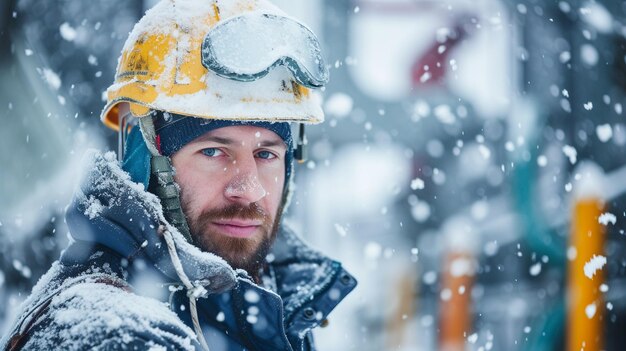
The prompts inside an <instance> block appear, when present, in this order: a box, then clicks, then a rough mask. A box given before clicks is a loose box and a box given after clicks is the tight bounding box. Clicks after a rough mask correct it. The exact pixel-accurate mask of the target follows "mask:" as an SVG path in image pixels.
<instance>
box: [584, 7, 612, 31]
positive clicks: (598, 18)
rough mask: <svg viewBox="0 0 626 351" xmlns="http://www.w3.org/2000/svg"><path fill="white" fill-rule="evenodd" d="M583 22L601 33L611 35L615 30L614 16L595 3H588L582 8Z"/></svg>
mask: <svg viewBox="0 0 626 351" xmlns="http://www.w3.org/2000/svg"><path fill="white" fill-rule="evenodd" d="M580 14H581V15H582V19H583V21H585V22H586V23H587V24H589V25H591V26H592V27H594V28H595V29H596V30H597V31H598V32H600V33H605V34H606V33H610V32H611V31H612V30H613V16H611V13H610V12H609V11H608V10H607V9H606V7H604V6H602V4H600V3H598V2H595V1H586V2H585V3H584V4H583V6H582V7H581V8H580Z"/></svg>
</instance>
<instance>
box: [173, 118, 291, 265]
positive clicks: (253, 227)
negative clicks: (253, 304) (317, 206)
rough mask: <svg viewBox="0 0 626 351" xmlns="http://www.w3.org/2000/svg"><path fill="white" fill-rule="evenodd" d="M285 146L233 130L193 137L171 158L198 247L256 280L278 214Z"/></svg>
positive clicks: (250, 129) (259, 133)
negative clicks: (242, 270) (246, 272)
mask: <svg viewBox="0 0 626 351" xmlns="http://www.w3.org/2000/svg"><path fill="white" fill-rule="evenodd" d="M285 153H286V145H285V143H284V142H283V140H282V139H281V138H280V137H279V136H278V135H277V134H275V133H274V132H272V131H269V130H267V129H265V128H260V127H254V126H231V127H224V128H219V129H215V130H212V131H210V132H207V133H205V134H204V135H202V136H200V137H198V138H196V139H195V140H193V141H192V142H190V143H189V144H187V145H185V146H184V147H183V148H182V149H180V150H179V151H178V152H176V153H175V154H174V155H173V156H172V162H173V165H174V168H175V169H176V175H175V180H176V182H177V183H178V184H179V185H180V187H181V203H182V206H183V211H184V213H185V215H186V216H187V221H188V223H189V229H190V231H191V235H192V236H193V239H194V241H195V242H196V244H197V245H198V246H199V247H200V248H201V249H203V250H205V251H208V252H212V253H215V254H217V255H219V256H221V257H223V258H224V259H225V260H226V261H228V263H230V264H231V265H232V266H233V267H235V268H241V269H245V270H247V271H248V272H250V274H252V275H254V274H255V273H256V271H258V268H259V267H260V265H261V264H262V263H263V262H264V259H265V256H266V255H267V253H268V250H269V248H270V247H271V245H272V243H273V241H274V238H275V236H276V231H277V229H278V222H279V221H280V215H281V214H282V206H281V200H282V193H283V186H284V183H285Z"/></svg>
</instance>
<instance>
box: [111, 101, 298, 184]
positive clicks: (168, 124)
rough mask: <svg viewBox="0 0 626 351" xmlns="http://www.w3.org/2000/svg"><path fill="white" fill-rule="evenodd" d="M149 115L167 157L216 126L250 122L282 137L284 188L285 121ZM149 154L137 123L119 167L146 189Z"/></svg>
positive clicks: (288, 139) (288, 157) (288, 158)
mask: <svg viewBox="0 0 626 351" xmlns="http://www.w3.org/2000/svg"><path fill="white" fill-rule="evenodd" d="M144 118H150V117H144ZM152 118H153V120H154V129H155V132H156V140H157V142H156V143H157V145H156V146H157V149H158V150H159V152H160V153H161V155H163V156H168V157H171V156H172V155H173V154H175V153H176V152H177V151H178V150H180V149H182V148H183V147H184V146H185V145H187V144H188V143H189V142H191V141H192V140H194V139H196V138H198V137H199V136H201V135H203V134H205V133H207V132H210V131H212V130H215V129H218V128H223V127H230V126H239V125H250V126H255V127H262V128H265V129H267V130H270V131H272V132H274V133H276V134H277V135H278V136H280V137H281V138H282V139H283V141H284V142H285V145H286V146H287V152H286V154H285V188H284V189H285V191H286V190H287V188H288V184H289V181H290V177H291V172H292V169H293V138H292V135H291V127H290V126H289V123H286V122H274V123H272V122H247V121H229V120H209V119H204V118H195V117H187V116H182V115H176V114H172V113H168V112H162V111H154V112H153V114H152ZM150 157H151V155H150V151H149V150H148V147H147V146H146V144H145V141H144V139H143V136H142V135H141V130H140V128H139V126H135V127H134V128H133V129H132V131H131V132H130V134H129V136H128V139H127V141H126V150H125V153H124V161H123V163H122V169H124V170H125V171H126V172H128V173H129V174H130V176H131V178H132V180H133V181H134V182H137V183H142V184H143V185H144V187H145V189H148V183H149V181H150Z"/></svg>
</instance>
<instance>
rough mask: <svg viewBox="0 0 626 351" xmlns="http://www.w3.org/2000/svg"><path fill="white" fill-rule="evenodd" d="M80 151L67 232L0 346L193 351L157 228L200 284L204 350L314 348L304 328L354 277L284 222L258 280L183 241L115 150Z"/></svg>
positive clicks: (177, 284)
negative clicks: (80, 175)
mask: <svg viewBox="0 0 626 351" xmlns="http://www.w3.org/2000/svg"><path fill="white" fill-rule="evenodd" d="M88 159H89V161H90V162H88V164H87V166H86V169H87V170H88V172H87V175H86V177H85V180H84V182H83V183H82V186H81V187H80V188H79V189H78V190H77V192H76V195H75V197H74V200H73V202H72V203H71V204H70V206H69V207H68V211H67V218H66V219H67V224H68V226H69V228H70V232H71V235H72V239H73V240H72V242H71V244H70V246H69V247H68V248H67V249H66V250H64V252H63V253H62V255H61V258H60V259H59V261H57V262H55V263H54V264H53V266H52V268H51V269H50V270H49V271H48V273H46V274H45V275H44V276H43V277H42V278H41V279H40V280H39V282H38V283H37V285H36V286H35V287H34V288H33V292H32V294H31V296H30V297H29V298H28V299H27V300H26V301H25V302H24V304H23V307H22V308H23V311H22V313H21V315H20V317H19V318H18V320H17V322H16V324H15V326H14V328H13V330H12V332H11V333H10V334H9V335H7V336H5V337H4V338H3V339H2V341H0V346H1V347H2V349H3V350H4V349H14V350H56V349H59V350H61V349H62V350H155V351H156V350H200V349H201V348H200V345H199V342H198V338H197V336H196V334H195V333H194V331H193V329H192V328H193V327H192V322H191V315H190V311H189V308H188V307H189V298H188V296H187V294H188V291H187V290H186V289H184V286H183V284H182V283H181V281H180V279H179V277H178V275H177V274H176V272H175V268H174V265H173V262H172V260H171V259H170V255H169V254H168V252H167V245H166V243H165V240H163V235H162V234H163V232H164V231H169V232H170V233H171V234H172V236H173V238H174V241H175V244H176V245H175V246H176V252H177V254H178V256H179V258H180V261H181V263H182V267H183V269H184V271H185V273H186V274H187V276H188V277H189V278H190V280H191V281H193V282H196V283H197V284H200V285H202V288H203V289H204V290H206V293H207V294H205V295H204V298H200V299H198V301H197V310H198V315H199V321H200V325H201V327H202V330H203V333H204V335H205V338H206V340H207V343H208V345H209V348H210V350H212V351H234V350H267V351H269V350H273V351H276V350H294V351H295V350H314V345H313V340H312V334H311V330H312V329H313V328H314V327H316V326H319V325H320V324H322V322H323V321H324V320H325V319H326V317H327V316H328V314H329V313H330V311H331V310H332V309H334V308H335V306H337V304H338V303H339V302H340V301H341V300H342V299H343V298H344V297H345V296H346V295H347V294H348V293H349V292H350V291H351V290H352V289H353V288H354V287H355V286H356V281H355V279H354V278H353V277H352V276H351V275H350V274H348V273H347V272H346V271H345V270H344V269H343V268H342V267H341V264H340V263H339V262H336V261H333V260H331V259H329V258H327V257H325V256H323V255H322V254H320V253H319V252H317V251H315V250H313V249H311V248H310V247H309V246H307V245H306V244H305V243H304V242H303V241H302V240H301V239H300V238H299V237H298V236H297V235H295V234H294V233H293V232H292V231H291V230H289V228H287V227H286V226H285V225H281V228H280V230H279V233H278V236H277V239H276V242H275V244H274V246H273V248H272V252H271V254H270V255H269V256H268V258H270V259H269V260H268V261H271V262H268V264H267V268H266V270H265V271H266V272H265V273H266V274H265V275H264V276H263V284H261V285H262V286H261V285H257V284H255V283H253V282H252V281H251V280H250V279H249V277H248V275H247V274H246V273H245V272H243V271H239V270H237V271H235V270H233V269H232V268H231V267H230V266H229V265H228V264H227V263H226V262H225V261H224V260H223V259H221V258H220V257H218V256H216V255H213V254H211V253H207V252H202V251H200V250H199V249H198V248H197V247H195V246H193V245H191V244H189V243H187V242H186V241H185V239H184V238H183V237H182V235H181V234H180V233H179V232H178V231H177V230H176V229H175V228H173V227H172V226H170V225H169V224H168V223H167V222H166V221H165V219H164V217H163V214H162V210H161V205H160V202H159V200H158V198H156V197H155V196H154V195H152V194H150V193H148V192H146V191H144V189H143V186H142V185H140V184H136V183H133V182H132V181H131V180H130V177H129V176H128V174H127V173H125V172H124V171H122V170H121V169H120V168H119V165H118V163H117V162H116V160H115V155H114V154H113V153H107V154H105V155H102V154H99V153H97V152H91V153H90V154H89V155H88ZM192 293H196V292H195V291H194V292H192Z"/></svg>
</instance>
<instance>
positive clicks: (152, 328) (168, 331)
mask: <svg viewBox="0 0 626 351" xmlns="http://www.w3.org/2000/svg"><path fill="white" fill-rule="evenodd" d="M44 316H45V317H44V319H42V321H41V322H40V323H39V324H38V325H37V327H36V328H35V329H34V331H33V333H32V335H31V337H30V338H29V340H28V342H27V343H26V345H25V347H24V349H26V350H46V349H59V350H87V349H89V350H92V349H93V350H97V349H107V350H118V349H119V350H126V349H128V350H130V349H139V350H146V349H150V350H159V349H167V350H195V346H194V345H196V344H195V339H196V337H195V334H194V333H193V332H192V330H191V329H189V328H188V327H187V326H186V325H185V324H184V323H183V322H182V321H180V319H178V317H177V316H176V315H175V314H174V313H173V312H172V311H170V310H169V309H168V307H167V306H166V305H165V304H164V303H162V302H160V301H157V300H154V299H151V298H147V297H144V296H138V295H135V294H134V293H132V292H129V291H126V290H124V289H121V288H119V287H116V286H112V285H109V284H106V283H99V282H83V283H79V284H75V285H73V286H71V287H69V288H67V289H66V290H63V291H62V292H61V293H59V294H58V295H56V296H54V297H53V298H52V300H51V302H50V305H49V307H48V309H47V313H46V314H45V315H44Z"/></svg>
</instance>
